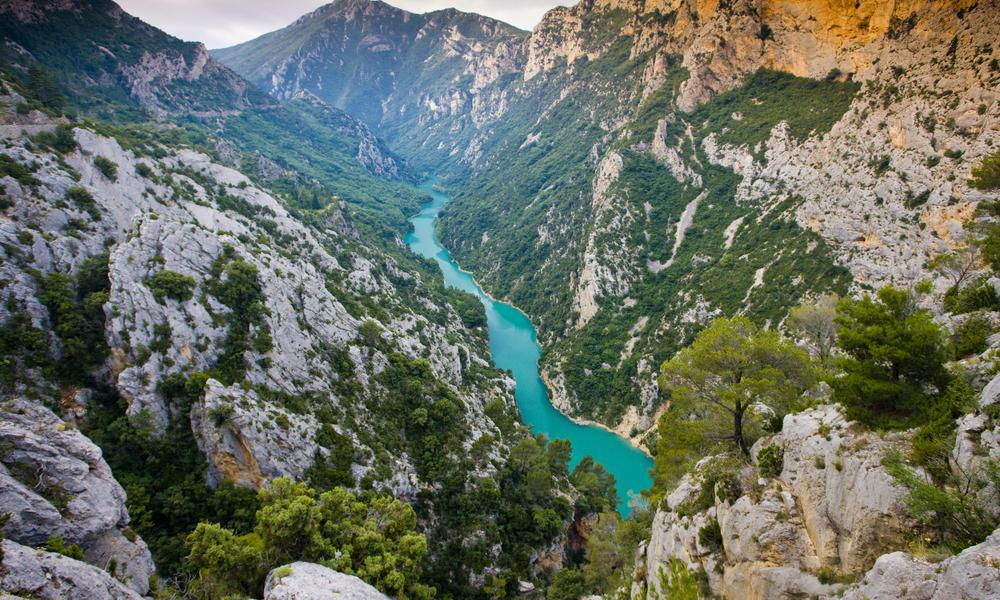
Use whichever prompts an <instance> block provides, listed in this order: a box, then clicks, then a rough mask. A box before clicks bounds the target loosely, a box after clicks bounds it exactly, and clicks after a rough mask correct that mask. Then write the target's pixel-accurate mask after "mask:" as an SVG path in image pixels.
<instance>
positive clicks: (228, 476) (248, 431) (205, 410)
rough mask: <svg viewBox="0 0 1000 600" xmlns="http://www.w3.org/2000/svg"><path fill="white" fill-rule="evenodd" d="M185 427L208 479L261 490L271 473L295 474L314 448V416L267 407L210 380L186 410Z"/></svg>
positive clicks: (255, 398)
mask: <svg viewBox="0 0 1000 600" xmlns="http://www.w3.org/2000/svg"><path fill="white" fill-rule="evenodd" d="M191 427H192V429H193V430H194V432H195V439H196V440H197V441H198V447H199V449H200V450H201V451H202V453H204V455H205V457H206V458H207V459H208V464H209V477H210V479H211V481H212V482H213V483H218V482H220V481H231V482H233V483H235V484H236V485H240V486H243V487H250V488H261V487H263V486H264V485H265V484H266V483H267V482H268V481H270V480H271V479H275V478H277V477H294V478H300V477H301V476H302V474H303V473H305V471H306V469H308V468H309V466H310V465H312V463H313V459H314V455H315V453H316V450H317V444H316V439H315V438H316V430H317V429H318V424H317V422H316V419H315V418H314V417H312V416H311V415H296V414H294V413H291V412H289V411H287V410H285V409H283V408H280V407H276V406H268V405H267V404H266V403H265V402H263V401H262V400H261V399H260V398H259V397H258V396H257V394H256V393H255V392H253V391H252V390H251V391H247V390H244V389H243V388H242V387H240V386H239V385H234V386H231V387H229V388H227V387H225V386H223V385H222V384H221V383H219V382H218V381H215V380H210V381H209V382H208V384H207V385H206V386H205V396H204V398H203V399H202V401H201V402H199V403H197V404H195V405H194V407H193V408H192V410H191Z"/></svg>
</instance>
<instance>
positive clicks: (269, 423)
mask: <svg viewBox="0 0 1000 600" xmlns="http://www.w3.org/2000/svg"><path fill="white" fill-rule="evenodd" d="M0 98H2V99H4V100H7V99H13V100H12V101H11V102H4V103H3V106H4V107H8V108H9V109H10V112H11V113H13V112H14V109H13V106H14V105H16V103H17V102H16V100H17V97H16V95H15V94H10V93H8V94H0ZM39 115H40V113H39ZM39 119H41V121H40V123H39V124H37V125H32V126H30V127H32V129H31V130H30V131H27V132H25V131H23V130H24V128H25V127H28V126H27V125H23V124H17V125H0V149H2V151H3V153H4V154H6V155H8V156H11V157H12V159H13V160H15V161H16V162H23V163H25V164H33V165H37V168H36V170H35V172H34V177H35V178H36V179H37V180H38V184H37V185H31V186H29V185H21V184H20V183H18V182H17V181H16V180H15V179H14V178H11V177H4V178H2V179H0V185H2V186H3V188H4V190H5V193H6V198H7V199H8V200H10V206H8V207H6V208H5V209H4V212H3V216H2V218H0V241H2V245H0V258H2V260H0V281H3V282H4V299H5V300H7V299H8V298H9V299H11V303H8V302H3V303H0V322H4V323H6V322H7V321H8V319H11V318H12V317H15V316H19V318H20V316H23V317H24V318H26V319H27V320H29V321H30V323H31V326H32V327H34V328H37V329H38V330H40V331H41V332H42V334H43V335H45V336H47V337H46V339H47V340H48V341H49V343H50V344H51V346H52V348H53V350H54V351H53V354H54V356H53V358H55V359H58V356H59V354H58V353H59V350H60V343H59V339H58V336H56V335H55V334H54V332H53V331H52V326H53V324H52V317H51V315H50V314H49V310H48V309H47V308H46V306H45V304H44V303H43V302H42V301H41V300H40V290H39V285H38V282H37V281H36V279H35V278H34V277H33V276H32V273H34V272H36V271H38V272H41V273H49V272H59V273H64V274H68V275H70V277H71V278H72V276H73V275H74V274H75V273H77V272H78V271H79V270H80V268H81V265H82V264H83V262H84V261H86V260H99V261H101V262H103V261H105V260H106V261H107V267H108V274H109V277H108V279H109V283H110V289H109V290H108V302H107V303H106V304H105V305H104V306H103V310H104V315H105V338H106V340H107V343H108V346H109V347H110V357H109V358H108V360H107V363H106V364H105V365H101V366H100V367H99V369H98V371H99V372H98V373H95V376H96V377H98V378H99V379H100V380H102V381H106V382H107V383H108V384H109V385H111V386H113V387H115V388H116V389H117V391H118V393H119V394H120V395H121V396H122V398H123V399H124V400H125V401H126V403H127V405H128V409H127V413H128V415H129V416H130V417H132V418H134V419H142V420H145V421H148V423H150V424H151V425H152V427H153V430H154V431H156V432H162V431H165V430H166V428H167V427H168V426H169V424H171V423H176V422H177V421H178V420H179V419H186V418H187V414H186V413H185V412H184V411H185V410H186V407H187V406H188V405H190V404H193V405H194V410H193V411H192V415H191V416H192V423H193V424H194V427H195V429H196V432H197V434H198V435H197V437H198V439H199V443H200V444H201V445H202V447H203V449H204V450H205V451H206V452H207V453H208V455H209V459H210V460H209V462H210V465H211V477H212V480H213V481H218V480H220V479H222V478H227V479H232V480H234V481H237V482H238V483H240V484H241V485H247V486H253V487H259V486H260V485H262V484H263V483H265V482H266V481H268V480H270V479H272V478H274V477H278V476H293V477H296V478H301V477H302V476H303V475H304V473H305V471H306V470H307V469H308V468H309V467H310V466H311V465H312V464H313V462H314V459H315V457H316V456H317V455H319V456H324V455H325V454H326V453H328V452H329V449H328V448H324V447H322V446H321V445H320V444H319V443H318V442H317V441H316V435H315V432H316V429H317V428H318V427H319V424H318V423H317V420H316V418H315V417H314V415H313V413H314V412H315V411H320V410H322V411H324V414H326V415H327V416H326V417H325V418H326V421H327V422H326V423H325V424H327V425H330V426H331V427H333V428H334V429H335V430H336V431H338V432H339V434H340V435H343V436H345V437H346V439H347V440H348V442H349V443H351V444H353V445H354V448H355V449H356V450H357V451H356V452H354V453H353V454H354V455H355V459H356V461H357V462H356V464H354V465H353V466H352V469H351V472H352V473H353V474H354V476H355V478H356V479H360V478H361V477H364V476H365V475H366V474H368V473H369V472H371V471H372V470H373V469H375V467H376V465H374V464H373V462H372V457H373V454H374V453H373V452H371V451H370V449H368V448H367V447H366V446H365V444H364V443H363V442H362V441H361V440H362V439H363V437H364V436H363V435H359V433H361V434H363V431H361V430H363V429H372V428H373V427H374V425H373V424H371V423H367V422H366V420H365V418H364V415H365V414H368V413H367V411H366V410H365V409H366V407H367V406H368V405H369V403H372V406H374V405H375V404H377V403H380V402H382V401H384V397H385V394H386V391H385V389H383V387H382V385H381V383H380V376H381V375H382V373H383V371H384V370H385V368H386V367H387V366H388V365H389V363H390V355H391V354H392V353H393V352H399V353H401V354H402V355H403V356H405V357H406V358H407V359H408V360H417V359H422V360H426V361H428V363H429V364H430V367H431V371H432V373H433V375H434V376H435V377H437V378H439V379H440V380H441V381H443V382H444V383H445V385H447V386H449V387H450V388H452V390H453V391H454V392H455V393H456V394H457V397H458V398H459V399H460V400H461V402H462V403H463V405H464V407H463V408H464V414H465V415H466V419H467V421H468V425H469V429H470V433H471V434H472V435H471V436H470V437H469V438H468V439H467V440H466V444H468V445H471V444H472V443H473V441H474V440H475V439H476V438H478V437H480V436H481V435H482V434H484V433H490V432H493V433H497V430H496V425H495V424H494V423H493V422H492V421H491V420H490V419H489V418H488V417H487V416H486V415H485V411H484V406H485V405H486V404H487V403H488V402H490V401H492V400H494V399H496V398H502V399H505V401H507V402H509V403H511V404H513V382H512V380H511V379H510V378H508V377H506V376H505V375H495V376H494V375H487V376H485V377H480V376H479V375H478V373H473V371H474V370H476V367H484V366H488V365H489V361H488V360H487V358H486V356H487V352H488V350H487V346H486V341H485V337H484V336H482V335H478V334H475V333H473V332H471V331H469V330H468V329H466V328H465V327H464V326H463V324H462V321H461V318H460V317H459V315H458V314H457V313H456V312H455V311H454V309H453V308H451V306H450V305H449V304H447V303H442V302H441V301H440V300H437V299H432V298H431V297H430V296H429V292H427V291H426V290H425V287H424V286H422V285H421V282H420V281H419V278H420V277H421V276H422V275H421V274H420V273H419V272H411V271H409V270H408V269H406V268H404V267H403V266H401V265H400V264H399V263H398V261H397V260H396V259H394V258H392V257H391V256H389V255H387V254H385V253H383V252H381V251H379V250H376V249H374V248H371V247H369V246H368V245H367V244H366V243H365V242H364V240H361V239H360V236H359V233H358V230H357V229H356V228H355V226H354V224H353V223H352V221H351V219H350V217H349V215H348V213H347V211H346V210H345V207H344V206H343V205H341V206H336V205H335V206H332V207H331V209H330V210H329V212H328V213H327V214H326V225H327V226H323V227H315V228H313V227H309V226H307V225H305V224H304V223H303V222H301V221H299V220H297V219H295V218H294V217H293V216H292V215H290V214H289V212H288V211H287V210H286V209H285V208H284V206H283V205H282V203H280V202H279V201H278V200H277V199H275V198H274V197H273V196H272V195H271V194H269V193H268V192H267V191H265V190H264V189H261V188H260V187H257V186H255V185H253V184H251V182H250V180H249V179H248V178H247V177H245V176H243V175H242V174H241V173H239V172H238V171H236V170H234V169H231V168H229V167H225V166H223V165H220V164H217V163H215V162H213V161H212V160H211V159H210V158H209V157H208V156H206V155H204V154H201V153H198V152H193V151H190V150H187V149H179V150H178V149H162V150H163V152H161V153H159V154H158V156H157V157H155V158H154V157H151V156H137V155H136V154H135V153H134V152H132V151H129V150H126V149H124V148H122V146H121V145H120V144H119V143H118V142H117V141H115V140H114V139H111V138H108V137H105V136H102V135H98V134H96V133H94V132H92V131H89V130H86V129H82V128H81V129H76V130H75V132H74V134H75V137H76V142H77V144H78V146H79V147H78V148H77V149H76V150H73V151H71V152H67V153H65V155H64V156H62V157H57V156H55V155H53V154H51V153H48V152H47V151H45V150H44V149H43V148H41V147H39V146H34V145H32V144H31V143H30V141H29V140H28V138H27V137H26V133H27V134H28V135H34V134H35V133H37V132H38V131H41V130H45V129H52V128H53V127H54V125H55V123H53V121H52V120H51V119H48V120H47V121H46V120H45V118H44V115H42V116H40V117H39ZM97 156H100V157H104V158H107V159H108V160H110V161H111V162H113V163H115V164H116V165H117V174H116V176H115V177H114V178H109V177H107V176H105V175H104V174H103V173H102V172H101V171H100V170H99V169H98V168H97V167H96V166H95V164H94V157H97ZM71 187H78V188H82V189H83V190H86V193H88V194H89V195H90V196H92V197H93V206H89V207H88V206H80V205H78V204H77V203H76V202H73V201H67V190H69V189H70V188H71ZM105 253H106V256H105ZM234 264H235V265H237V266H239V267H241V268H242V269H243V271H244V272H246V273H250V274H251V275H248V278H249V280H252V283H250V286H249V287H250V288H253V289H252V290H251V291H252V295H253V296H254V298H253V301H254V302H255V303H259V313H260V317H259V318H258V319H255V320H254V321H253V322H251V323H247V322H245V321H244V320H243V319H242V317H237V316H234V310H235V309H234V306H233V305H232V302H230V304H226V303H224V302H223V301H222V299H220V296H219V294H220V293H221V292H220V291H219V290H220V289H222V288H223V287H224V286H225V285H226V284H227V282H228V281H229V277H230V275H229V274H228V273H229V272H228V271H227V269H228V268H229V267H230V266H232V265H234ZM164 272H167V273H168V274H173V276H175V277H178V278H180V279H181V280H182V281H184V282H186V283H184V284H183V285H184V286H185V289H186V293H181V294H173V295H163V294H159V295H158V294H157V293H156V292H155V291H154V287H155V286H154V285H153V284H152V283H151V281H152V279H153V278H154V277H156V276H157V275H159V274H162V273H164ZM401 287H405V288H406V291H405V294H404V290H402V289H401ZM361 298H364V299H365V301H366V302H369V301H370V302H371V303H373V304H375V305H379V306H381V307H383V308H384V309H385V310H382V311H380V312H379V315H378V319H369V317H368V316H367V314H365V312H361V313H360V314H359V310H361V311H363V309H361V308H360V307H358V306H357V304H356V303H357V302H359V299H361ZM345 302H354V303H355V308H354V314H352V312H350V311H348V309H347V308H345V305H344V303H345ZM256 306H257V305H256V304H254V310H257V308H256ZM366 321H371V323H369V325H371V326H372V327H373V328H374V330H376V331H377V334H372V335H369V336H368V337H363V336H361V335H360V332H361V328H362V324H363V323H365V322H366ZM233 328H240V329H241V330H245V339H246V340H247V342H246V343H245V347H244V346H241V348H242V350H243V351H242V352H240V353H239V354H238V355H235V356H234V357H233V358H234V359H235V362H236V364H237V365H239V366H238V368H237V369H236V373H235V374H236V375H238V379H239V382H240V385H239V386H235V387H234V386H230V387H229V389H224V388H225V386H220V387H212V386H208V388H207V389H187V390H186V391H184V392H183V394H184V395H186V397H185V398H184V399H180V398H179V397H178V396H177V394H178V393H181V392H180V391H179V388H178V387H177V385H173V384H178V382H179V385H180V386H181V387H184V382H185V381H187V380H188V378H190V377H191V376H192V375H193V374H197V373H199V372H201V373H204V372H207V371H210V370H212V369H213V368H214V367H215V366H216V364H217V363H218V362H219V361H220V359H221V358H222V357H223V355H224V354H225V353H226V352H227V348H228V347H229V346H227V344H229V343H230V341H229V340H231V336H230V333H231V332H232V331H233ZM237 331H240V330H237ZM240 359H242V360H240ZM240 367H245V370H244V369H243V368H240ZM42 375H43V374H42V373H38V374H37V376H36V377H32V378H28V379H26V380H25V381H23V382H21V383H20V384H19V385H20V386H21V388H22V389H21V390H20V391H22V392H24V393H27V392H28V391H31V392H32V395H37V396H39V397H56V396H57V395H58V397H59V398H60V399H61V400H63V402H62V406H61V409H63V410H66V411H67V413H73V414H74V415H76V418H78V419H81V420H82V419H84V418H85V415H86V403H87V400H86V399H87V397H88V392H87V390H68V391H65V393H64V391H63V390H60V389H58V386H57V385H56V384H55V382H50V381H48V380H47V379H46V378H45V377H44V376H42ZM470 376H475V377H476V385H470V384H471V383H472V382H471V380H470ZM199 381H200V382H203V381H205V379H204V378H202V379H199ZM168 384H170V385H168ZM171 386H172V387H171ZM345 386H346V387H345ZM28 388H30V390H29V389H28ZM167 388H170V389H172V390H173V391H169V390H168V389H167ZM345 389H348V390H350V395H351V396H352V397H351V398H350V399H349V400H347V401H345V399H344V397H343V396H344V390H345ZM223 396H226V397H231V398H232V399H233V401H232V402H230V401H228V400H227V401H225V402H223V400H222V398H223ZM230 404H232V410H233V412H232V413H231V414H228V415H227V414H223V413H224V411H225V410H227V407H228V406H229V405H230ZM285 404H289V405H293V406H294V407H296V408H295V411H294V412H293V411H290V410H287V409H286V408H285ZM346 410H352V411H357V412H356V414H357V415H361V418H359V419H358V420H357V422H356V423H355V424H354V425H352V426H350V427H346V426H343V425H342V424H340V423H339V422H332V421H334V420H335V419H336V418H338V417H336V416H331V415H341V416H343V414H344V411H346ZM229 417H231V418H229ZM285 426H288V429H285ZM348 442H345V443H348ZM456 451H461V450H460V449H456ZM497 451H499V450H497ZM384 461H388V462H390V463H391V464H390V465H387V466H388V467H389V468H388V472H389V473H390V475H389V476H388V478H387V481H385V482H384V485H385V489H386V490H387V491H388V490H394V491H396V492H397V493H399V494H402V495H404V496H408V495H410V494H412V493H414V491H415V489H416V483H415V482H414V467H413V464H412V461H411V459H410V458H409V457H408V456H407V455H406V454H405V453H401V454H400V455H398V456H388V457H384ZM380 472H381V473H385V472H386V471H385V470H384V469H383V470H381V471H380Z"/></svg>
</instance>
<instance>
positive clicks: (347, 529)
mask: <svg viewBox="0 0 1000 600" xmlns="http://www.w3.org/2000/svg"><path fill="white" fill-rule="evenodd" d="M259 498H260V510H258V511H257V516H256V522H255V526H254V529H253V531H252V532H251V533H247V534H243V535H237V534H236V533H235V532H233V531H231V530H228V529H225V528H223V527H221V526H219V525H216V524H209V523H200V524H199V525H198V527H197V528H196V529H195V530H194V532H193V533H192V534H191V535H190V536H189V537H188V544H189V546H190V548H191V551H190V554H189V555H188V562H189V563H190V564H191V566H192V568H194V569H196V570H197V573H198V578H197V579H196V580H195V581H194V582H193V583H192V584H191V587H190V589H191V591H192V593H193V595H194V596H195V597H197V598H221V597H224V596H228V595H232V594H235V595H242V596H255V595H258V594H260V593H261V592H262V591H263V587H264V577H265V576H266V575H267V573H268V572H269V571H270V570H271V569H273V568H275V567H278V566H280V565H283V564H286V563H289V562H294V561H297V560H302V561H307V562H316V563H323V564H327V565H329V566H330V567H331V568H333V569H335V570H338V571H341V572H343V573H347V574H350V575H356V576H358V577H360V578H361V579H363V580H365V581H367V582H368V583H370V584H372V585H374V586H375V587H377V588H379V589H380V590H382V591H383V592H385V593H387V594H391V595H392V596H393V597H395V598H399V599H400V600H407V599H414V600H421V599H427V598H433V597H434V595H435V590H434V588H432V587H429V586H427V585H425V584H423V583H421V582H420V578H421V572H422V564H423V558H424V556H425V555H426V553H427V540H426V538H425V537H424V536H423V535H422V534H419V533H417V532H416V531H415V527H416V514H415V513H414V511H413V509H412V508H411V507H410V506H409V505H408V504H405V503H403V502H400V501H399V500H395V499H393V498H390V497H386V496H367V497H365V498H359V497H357V496H355V495H354V494H353V493H351V492H350V491H348V490H345V489H344V488H333V489H331V490H329V491H326V492H323V493H321V494H317V493H316V491H315V490H313V489H312V488H310V487H308V486H307V485H305V484H303V483H294V482H292V481H291V480H289V479H276V480H274V481H272V482H271V483H270V484H269V485H268V486H267V487H266V488H264V489H263V490H261V492H260V495H259Z"/></svg>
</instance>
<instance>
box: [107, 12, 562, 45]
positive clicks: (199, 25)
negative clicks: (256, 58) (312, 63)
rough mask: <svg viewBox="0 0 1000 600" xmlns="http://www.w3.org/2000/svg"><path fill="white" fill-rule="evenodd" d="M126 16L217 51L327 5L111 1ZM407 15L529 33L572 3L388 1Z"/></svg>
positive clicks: (280, 26) (281, 25) (272, 29)
mask: <svg viewBox="0 0 1000 600" xmlns="http://www.w3.org/2000/svg"><path fill="white" fill-rule="evenodd" d="M117 1H118V4H120V5H121V7H122V8H124V9H125V10H126V11H127V12H129V13H131V14H133V15H135V16H137V17H139V18H140V19H142V20H143V21H146V22H147V23H150V24H151V25H155V26H156V27H159V28H160V29H162V30H164V31H166V32H167V33H169V34H171V35H174V36H177V37H179V38H181V39H184V40H190V41H198V42H204V43H205V45H206V46H208V47H209V48H223V47H226V46H232V45H234V44H238V43H240V42H245V41H247V40H251V39H253V38H255V37H257V36H259V35H261V34H264V33H267V32H269V31H274V30H275V29H281V28H282V27H284V26H285V25H288V24H289V23H291V22H292V21H294V20H295V19H297V18H299V17H301V16H302V15H304V14H306V13H307V12H311V11H312V10H314V9H316V8H318V7H319V6H322V5H323V4H325V3H326V2H327V1H328V0H277V1H276V0H117ZM388 2H389V4H392V5H393V6H398V7H399V8H403V9H406V10H409V11H411V12H418V13H422V12H427V11H431V10H438V9H441V8H457V9H459V10H464V11H466V12H475V13H479V14H482V15H487V16H490V17H493V18H495V19H500V20H501V21H506V22H508V23H511V24H512V25H516V26H518V27H520V28H522V29H531V28H532V27H534V26H535V24H536V23H538V21H539V20H540V19H541V17H542V15H543V14H544V13H545V11H547V10H549V9H550V8H552V7H553V6H558V5H560V4H562V5H570V4H575V3H576V0H561V1H560V0H388Z"/></svg>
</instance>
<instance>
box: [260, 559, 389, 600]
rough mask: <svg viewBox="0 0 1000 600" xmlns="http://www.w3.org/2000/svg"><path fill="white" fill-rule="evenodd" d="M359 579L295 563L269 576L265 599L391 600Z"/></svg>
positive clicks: (280, 568) (265, 588) (309, 564)
mask: <svg viewBox="0 0 1000 600" xmlns="http://www.w3.org/2000/svg"><path fill="white" fill-rule="evenodd" d="M388 599H389V597H388V596H386V595H385V594H383V593H381V592H379V591H378V590H376V589H375V588H373V587H372V586H370V585H368V584H367V583H365V582H364V581H361V580H360V579H358V578H357V577H354V576H351V575H344V574H343V573H338V572H337V571H334V570H332V569H328V568H326V567H324V566H321V565H317V564H313V563H306V562H295V563H292V564H290V565H285V566H283V567H278V568H277V569H274V570H272V571H271V572H270V573H268V575H267V582H266V583H265V585H264V600H388Z"/></svg>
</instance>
